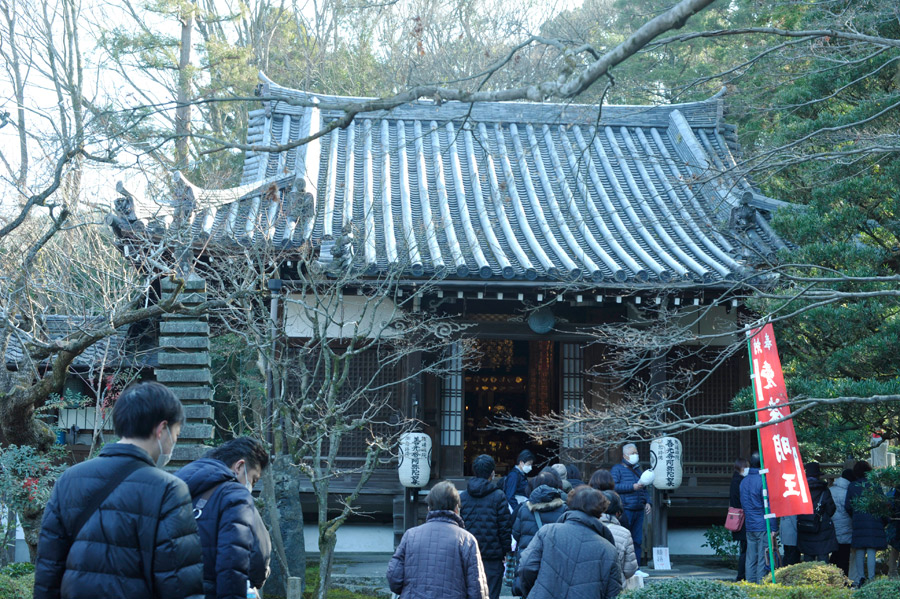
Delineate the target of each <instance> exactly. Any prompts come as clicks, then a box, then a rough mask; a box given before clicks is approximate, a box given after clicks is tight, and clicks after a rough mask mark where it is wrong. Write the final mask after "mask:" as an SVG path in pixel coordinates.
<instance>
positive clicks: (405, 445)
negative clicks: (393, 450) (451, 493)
mask: <svg viewBox="0 0 900 599" xmlns="http://www.w3.org/2000/svg"><path fill="white" fill-rule="evenodd" d="M397 474H398V475H399V476H400V484H401V485H403V486H404V487H424V486H425V485H427V484H428V479H430V478H431V437H429V436H428V435H426V434H425V433H403V434H402V435H400V462H399V463H398V464H397Z"/></svg>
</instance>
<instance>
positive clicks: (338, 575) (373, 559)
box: [310, 553, 735, 597]
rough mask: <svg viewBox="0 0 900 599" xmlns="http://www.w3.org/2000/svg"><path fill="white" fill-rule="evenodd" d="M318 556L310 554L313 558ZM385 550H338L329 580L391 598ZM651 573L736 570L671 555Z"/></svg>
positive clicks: (716, 575) (710, 575)
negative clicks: (667, 562) (665, 567)
mask: <svg viewBox="0 0 900 599" xmlns="http://www.w3.org/2000/svg"><path fill="white" fill-rule="evenodd" d="M317 557H318V555H315V556H313V555H310V558H311V559H312V560H315V559H317ZM390 559H391V555H390V554H388V553H357V554H350V553H339V554H337V555H336V556H335V560H334V570H333V571H332V581H333V582H334V584H335V585H336V586H340V587H344V588H349V589H352V590H357V591H364V592H368V593H372V594H377V595H379V596H383V597H390V593H389V591H388V590H387V583H386V581H385V572H386V571H387V564H388V561H389V560H390ZM643 570H644V571H645V572H647V574H649V575H650V576H649V577H648V578H647V579H646V584H653V582H655V581H662V580H666V579H671V578H705V579H712V580H733V579H734V577H735V571H734V570H731V569H729V568H726V567H724V565H723V564H722V562H721V561H720V560H718V558H710V557H705V556H688V555H685V556H677V555H676V556H673V557H672V569H671V570H653V569H652V568H649V567H644V568H643ZM501 597H512V595H511V594H510V592H509V587H507V586H504V587H503V593H502V594H501Z"/></svg>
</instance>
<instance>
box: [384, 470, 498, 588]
mask: <svg viewBox="0 0 900 599" xmlns="http://www.w3.org/2000/svg"><path fill="white" fill-rule="evenodd" d="M426 501H427V503H428V510H429V511H428V516H426V518H425V524H422V525H421V526H416V527H415V528H411V529H409V530H407V531H406V532H405V533H404V534H403V538H402V539H401V540H400V546H399V547H397V551H395V552H394V557H392V558H391V561H390V563H389V564H388V570H387V579H388V584H389V585H390V587H391V592H393V593H397V594H398V595H400V599H408V598H412V597H441V599H489V595H488V588H487V577H486V576H485V574H484V566H483V565H482V563H481V553H480V552H479V551H478V541H476V540H475V537H474V536H473V535H472V533H470V532H468V531H467V530H466V529H465V528H463V521H462V518H460V517H459V505H460V502H459V492H458V491H457V490H456V487H454V486H453V483H451V482H448V481H441V482H439V483H438V484H436V485H434V487H433V488H432V489H431V492H430V493H428V498H427V499H426Z"/></svg>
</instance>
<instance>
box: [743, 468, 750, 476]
mask: <svg viewBox="0 0 900 599" xmlns="http://www.w3.org/2000/svg"><path fill="white" fill-rule="evenodd" d="M748 474H750V469H749V468H744V469H743V470H741V476H747V475H748Z"/></svg>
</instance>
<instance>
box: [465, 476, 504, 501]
mask: <svg viewBox="0 0 900 599" xmlns="http://www.w3.org/2000/svg"><path fill="white" fill-rule="evenodd" d="M497 489H498V487H497V485H496V484H494V483H493V482H492V481H489V480H488V479H486V478H479V477H475V478H472V479H470V480H469V486H468V487H466V491H468V492H469V495H471V496H472V497H484V496H486V495H490V494H491V493H493V492H494V491H496V490H497Z"/></svg>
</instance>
